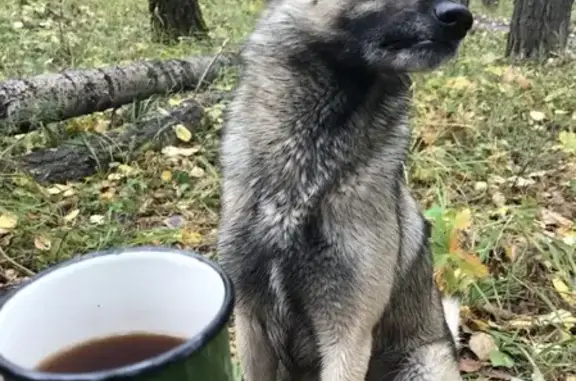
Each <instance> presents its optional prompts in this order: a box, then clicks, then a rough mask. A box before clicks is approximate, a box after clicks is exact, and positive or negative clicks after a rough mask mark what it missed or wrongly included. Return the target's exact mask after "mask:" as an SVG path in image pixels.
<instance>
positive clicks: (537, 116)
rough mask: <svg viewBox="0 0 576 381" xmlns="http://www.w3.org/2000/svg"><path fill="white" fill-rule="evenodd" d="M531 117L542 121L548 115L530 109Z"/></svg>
mask: <svg viewBox="0 0 576 381" xmlns="http://www.w3.org/2000/svg"><path fill="white" fill-rule="evenodd" d="M530 118H532V120H534V121H536V122H541V121H543V120H544V119H545V118H546V115H545V114H544V113H543V112H541V111H534V110H532V111H530Z"/></svg>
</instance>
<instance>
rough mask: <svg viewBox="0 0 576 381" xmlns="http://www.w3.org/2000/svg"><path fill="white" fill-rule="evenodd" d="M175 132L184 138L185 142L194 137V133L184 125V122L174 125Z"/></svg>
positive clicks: (181, 138) (180, 137) (179, 137)
mask: <svg viewBox="0 0 576 381" xmlns="http://www.w3.org/2000/svg"><path fill="white" fill-rule="evenodd" d="M172 129H173V130H174V133H175V134H176V136H177V137H178V139H180V140H182V141H183V142H189V141H190V139H192V133H191V132H190V130H189V129H187V128H186V127H184V125H183V124H177V125H175V126H173V127H172Z"/></svg>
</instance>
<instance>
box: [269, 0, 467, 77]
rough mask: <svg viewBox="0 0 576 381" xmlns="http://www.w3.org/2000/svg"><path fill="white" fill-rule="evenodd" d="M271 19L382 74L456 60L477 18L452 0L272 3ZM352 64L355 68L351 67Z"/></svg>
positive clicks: (289, 0) (292, 0) (295, 0)
mask: <svg viewBox="0 0 576 381" xmlns="http://www.w3.org/2000/svg"><path fill="white" fill-rule="evenodd" d="M272 4H274V5H272V8H275V10H273V11H272V13H284V17H272V19H275V20H276V21H279V22H280V24H279V25H281V24H283V25H286V24H287V23H288V24H291V23H293V24H294V25H295V26H297V28H299V29H300V30H301V31H305V32H307V33H308V35H309V36H310V37H311V39H314V40H317V41H321V42H322V43H324V44H325V46H332V47H334V48H335V49H338V50H339V51H338V52H337V53H338V54H337V56H338V57H339V58H344V59H346V60H347V61H348V62H349V63H352V64H353V65H364V66H368V67H369V68H371V69H373V70H378V71H386V70H393V71H406V72H411V71H423V70H430V69H434V68H436V67H437V66H439V65H440V64H441V63H443V62H444V61H445V60H447V59H449V58H451V57H453V56H454V55H455V54H456V52H457V49H458V46H459V44H460V42H461V41H462V40H463V39H464V37H465V36H466V34H467V33H468V31H469V30H470V28H471V26H472V23H473V17H472V14H471V13H470V11H469V10H468V9H467V8H466V7H465V6H463V5H461V4H459V3H456V2H454V1H450V0H274V2H273V3H272ZM352 61H354V62H352Z"/></svg>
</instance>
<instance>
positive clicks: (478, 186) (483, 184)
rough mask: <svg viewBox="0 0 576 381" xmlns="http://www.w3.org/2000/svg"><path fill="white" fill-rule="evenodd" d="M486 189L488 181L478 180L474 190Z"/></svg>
mask: <svg viewBox="0 0 576 381" xmlns="http://www.w3.org/2000/svg"><path fill="white" fill-rule="evenodd" d="M486 189H488V183H486V182H485V181H478V182H476V183H475V184H474V190H475V191H478V192H481V191H485V190H486Z"/></svg>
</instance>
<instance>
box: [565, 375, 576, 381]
mask: <svg viewBox="0 0 576 381" xmlns="http://www.w3.org/2000/svg"><path fill="white" fill-rule="evenodd" d="M566 381H576V374H571V375H568V376H566Z"/></svg>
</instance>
